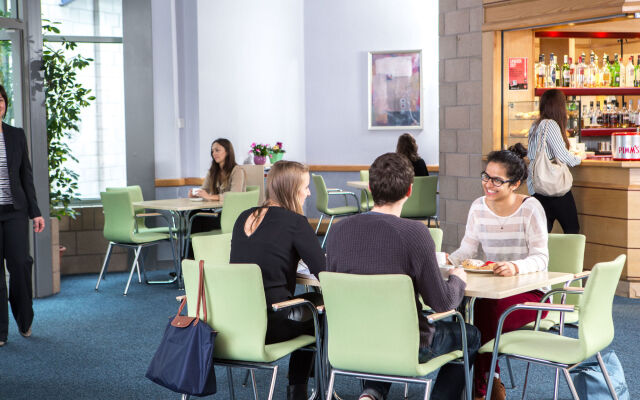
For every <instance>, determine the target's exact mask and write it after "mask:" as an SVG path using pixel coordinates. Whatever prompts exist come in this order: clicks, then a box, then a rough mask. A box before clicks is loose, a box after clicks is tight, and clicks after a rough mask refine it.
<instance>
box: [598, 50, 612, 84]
mask: <svg viewBox="0 0 640 400" xmlns="http://www.w3.org/2000/svg"><path fill="white" fill-rule="evenodd" d="M610 83H611V69H610V68H609V58H608V57H607V53H604V55H603V56H602V68H601V69H600V86H601V87H604V86H609V85H610Z"/></svg>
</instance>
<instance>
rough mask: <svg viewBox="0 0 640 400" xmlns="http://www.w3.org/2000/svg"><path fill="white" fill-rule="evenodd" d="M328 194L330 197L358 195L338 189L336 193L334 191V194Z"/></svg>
mask: <svg viewBox="0 0 640 400" xmlns="http://www.w3.org/2000/svg"><path fill="white" fill-rule="evenodd" d="M328 194H329V195H330V196H335V195H354V196H355V195H356V194H355V193H353V192H346V191H344V190H342V189H336V190H335V191H333V192H329V193H328Z"/></svg>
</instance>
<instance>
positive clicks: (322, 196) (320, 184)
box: [311, 174, 329, 214]
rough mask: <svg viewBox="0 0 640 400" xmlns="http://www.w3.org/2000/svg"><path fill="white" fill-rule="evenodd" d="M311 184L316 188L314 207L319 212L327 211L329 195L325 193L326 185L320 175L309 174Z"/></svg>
mask: <svg viewBox="0 0 640 400" xmlns="http://www.w3.org/2000/svg"><path fill="white" fill-rule="evenodd" d="M311 178H312V179H313V185H314V187H315V188H316V208H317V209H318V211H320V212H321V213H325V214H328V213H329V210H328V208H329V195H328V194H327V185H325V183H324V178H323V177H322V175H316V174H311Z"/></svg>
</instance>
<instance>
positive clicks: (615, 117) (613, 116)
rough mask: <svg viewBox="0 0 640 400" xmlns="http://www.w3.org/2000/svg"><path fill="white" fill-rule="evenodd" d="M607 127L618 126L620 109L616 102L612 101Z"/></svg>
mask: <svg viewBox="0 0 640 400" xmlns="http://www.w3.org/2000/svg"><path fill="white" fill-rule="evenodd" d="M609 127H611V128H620V110H618V102H617V101H614V102H613V107H612V109H611V112H610V113H609Z"/></svg>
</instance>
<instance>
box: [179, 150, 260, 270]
mask: <svg viewBox="0 0 640 400" xmlns="http://www.w3.org/2000/svg"><path fill="white" fill-rule="evenodd" d="M246 189H247V185H246V177H245V172H244V170H243V169H242V168H241V167H240V166H239V165H238V164H237V163H236V155H235V152H234V151H233V145H232V144H231V142H230V141H229V140H228V139H224V138H220V139H216V140H214V141H213V143H211V167H209V171H207V176H206V177H205V178H204V182H203V183H202V186H201V187H200V189H194V190H193V192H195V193H193V192H192V191H189V197H191V198H196V197H200V198H202V199H204V200H212V201H217V200H223V199H224V194H225V193H226V192H244V191H246ZM197 212H198V211H193V212H192V213H197ZM215 229H220V218H202V217H201V218H195V219H194V220H193V223H192V225H191V233H199V232H208V231H212V230H215ZM191 257H193V250H192V248H190V249H189V255H188V258H191Z"/></svg>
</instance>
